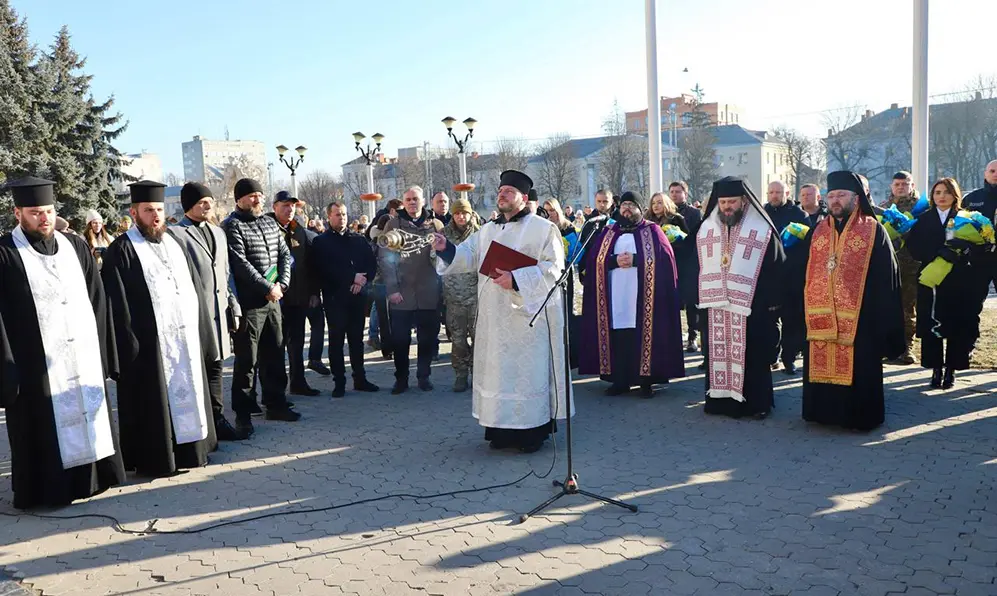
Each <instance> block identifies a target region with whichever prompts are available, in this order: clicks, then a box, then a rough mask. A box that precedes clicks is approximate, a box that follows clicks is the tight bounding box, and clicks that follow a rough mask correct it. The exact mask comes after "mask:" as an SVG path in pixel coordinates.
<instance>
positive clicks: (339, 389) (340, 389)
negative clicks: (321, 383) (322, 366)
mask: <svg viewBox="0 0 997 596" xmlns="http://www.w3.org/2000/svg"><path fill="white" fill-rule="evenodd" d="M344 395H346V384H345V383H343V384H339V383H336V387H335V388H334V389H333V390H332V396H333V397H343V396H344Z"/></svg>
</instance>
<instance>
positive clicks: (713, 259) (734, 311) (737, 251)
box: [696, 207, 772, 401]
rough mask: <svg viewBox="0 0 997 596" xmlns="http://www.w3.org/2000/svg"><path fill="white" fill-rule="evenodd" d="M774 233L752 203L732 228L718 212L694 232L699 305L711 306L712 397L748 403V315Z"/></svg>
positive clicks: (709, 338)
mask: <svg viewBox="0 0 997 596" xmlns="http://www.w3.org/2000/svg"><path fill="white" fill-rule="evenodd" d="M771 237H772V228H771V226H769V225H768V222H766V221H765V219H764V218H763V217H762V216H761V215H760V214H759V213H758V212H757V211H755V210H754V208H751V207H748V208H747V209H746V211H745V213H744V217H743V218H742V219H741V221H740V222H739V223H738V224H737V225H736V226H734V227H733V228H732V229H728V228H727V226H726V225H724V224H722V223H721V222H720V218H719V214H718V212H717V211H716V210H714V211H713V212H712V213H711V214H710V217H708V218H707V219H706V220H705V221H704V222H703V225H702V226H701V227H700V229H699V233H698V234H697V236H696V247H697V250H698V251H699V262H700V275H699V308H702V309H706V310H707V319H706V320H707V333H708V336H707V337H708V340H709V346H710V360H709V370H707V374H708V375H709V380H710V385H709V387H710V388H709V391H708V392H707V396H708V397H711V398H733V399H735V400H737V401H744V393H743V391H744V360H745V351H746V349H747V344H746V339H747V319H748V315H750V314H751V302H752V300H754V296H755V288H756V286H757V283H758V275H759V273H760V272H761V269H762V261H763V260H764V258H765V252H766V250H767V249H768V245H769V240H770V239H771Z"/></svg>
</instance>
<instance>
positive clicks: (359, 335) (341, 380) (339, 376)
mask: <svg viewBox="0 0 997 596" xmlns="http://www.w3.org/2000/svg"><path fill="white" fill-rule="evenodd" d="M365 301H366V298H364V297H358V298H355V299H346V300H327V301H326V303H325V316H326V320H327V321H328V323H329V368H330V369H332V378H333V380H335V382H336V385H340V386H341V385H344V384H346V364H345V363H344V362H343V339H344V338H345V339H346V342H347V344H348V345H349V348H350V368H351V369H352V370H353V382H354V383H356V382H358V381H363V380H364V379H366V378H367V373H366V372H365V371H364V366H363V326H364V316H363V315H364V309H365V306H366V305H365ZM406 366H408V365H407V364H406Z"/></svg>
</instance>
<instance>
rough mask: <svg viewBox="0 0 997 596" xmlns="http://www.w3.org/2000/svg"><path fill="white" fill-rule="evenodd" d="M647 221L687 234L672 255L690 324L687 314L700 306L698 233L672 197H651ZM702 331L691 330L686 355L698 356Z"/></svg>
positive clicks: (676, 243)
mask: <svg viewBox="0 0 997 596" xmlns="http://www.w3.org/2000/svg"><path fill="white" fill-rule="evenodd" d="M644 219H646V220H647V221H650V222H654V223H656V224H658V225H659V226H661V227H662V228H664V227H665V226H667V225H672V226H675V227H677V228H678V229H680V230H682V231H683V232H685V234H686V237H685V238H684V239H682V240H677V241H675V242H673V243H672V252H674V253H675V267H676V268H677V269H678V274H679V298H681V300H682V307H683V308H685V309H686V311H687V313H686V319H687V320H689V314H688V310H689V309H690V308H692V309H695V308H696V303H697V302H699V296H698V294H699V255H697V254H696V230H692V229H690V228H689V224H688V222H686V220H685V218H684V217H682V215H681V214H680V213H679V212H678V207H677V206H676V205H675V203H674V202H673V201H672V199H671V197H669V196H668V195H666V194H664V193H660V192H656V193H654V194H653V195H651V202H650V205H649V206H648V208H647V211H646V212H645V213H644ZM699 331H701V330H700V329H690V330H689V342H688V343H687V344H686V351H688V352H695V351H697V350H698V349H699V347H698V345H697V344H696V335H697V334H698V333H699Z"/></svg>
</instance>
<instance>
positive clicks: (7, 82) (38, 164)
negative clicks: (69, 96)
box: [0, 0, 48, 229]
mask: <svg viewBox="0 0 997 596" xmlns="http://www.w3.org/2000/svg"><path fill="white" fill-rule="evenodd" d="M35 57H36V52H35V48H34V46H33V45H32V44H31V42H30V41H29V40H28V29H27V25H26V23H25V21H24V19H21V18H19V17H18V15H17V13H16V12H15V11H14V10H13V9H12V8H11V7H10V4H9V2H8V0H0V81H3V89H2V92H0V184H2V183H3V182H4V181H5V180H12V179H16V178H21V177H23V176H26V175H38V176H44V175H46V174H47V173H48V171H47V167H46V166H47V162H48V157H47V155H46V154H45V150H44V143H43V141H44V139H45V137H46V136H47V134H48V129H47V125H46V122H45V120H44V118H43V117H42V114H41V109H40V103H41V99H42V98H43V97H44V86H43V84H42V83H41V79H40V77H39V76H38V71H37V67H36V65H35ZM12 226H13V214H12V209H11V203H10V198H9V197H4V196H0V227H2V228H3V229H9V228H10V227H12Z"/></svg>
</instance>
